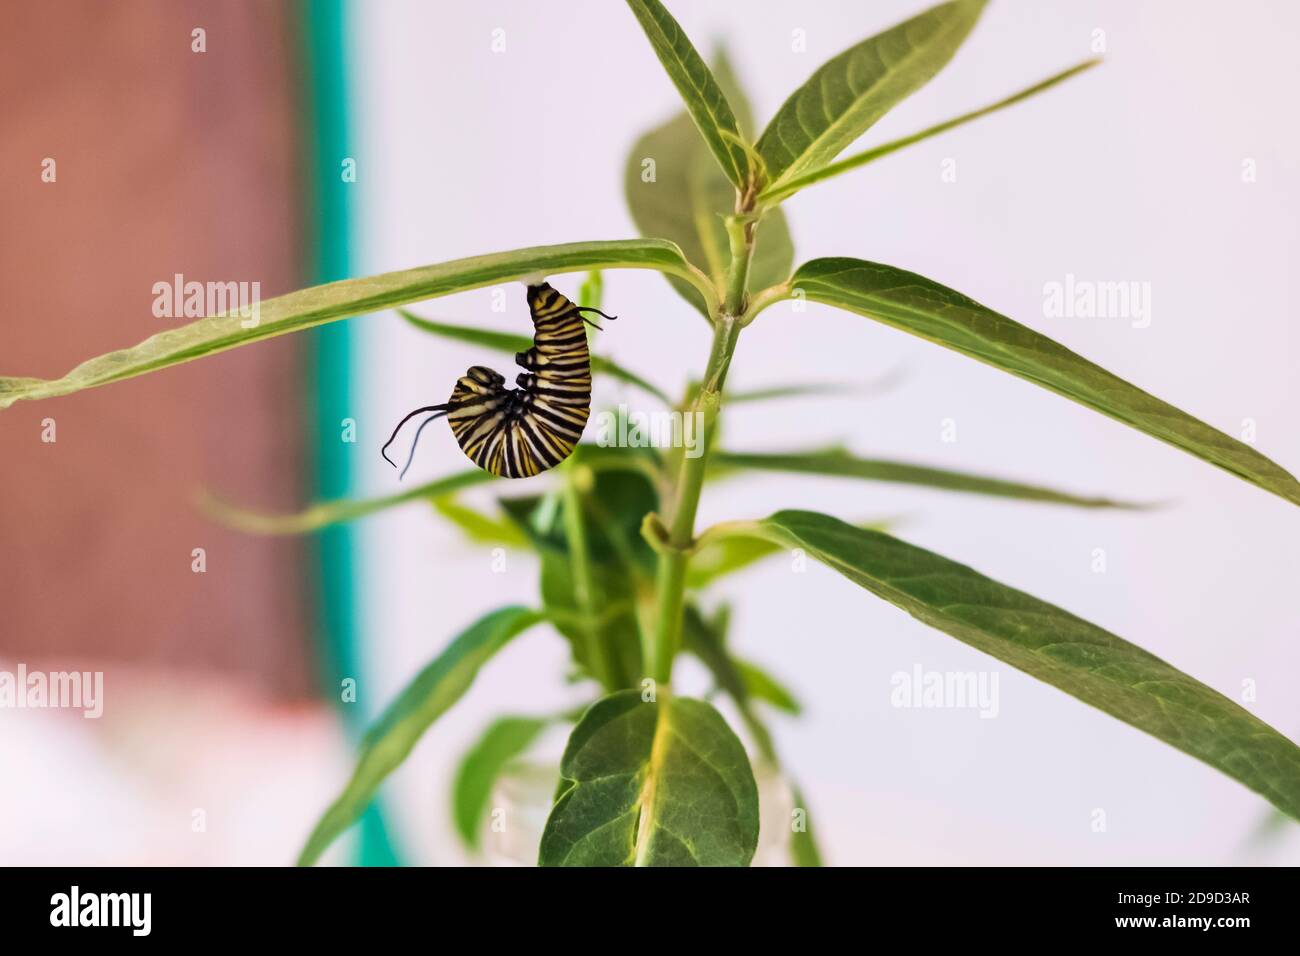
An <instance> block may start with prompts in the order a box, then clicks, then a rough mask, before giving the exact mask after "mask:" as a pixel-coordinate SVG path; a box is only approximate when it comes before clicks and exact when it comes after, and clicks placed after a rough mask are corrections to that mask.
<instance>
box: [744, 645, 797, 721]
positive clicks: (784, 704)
mask: <svg viewBox="0 0 1300 956" xmlns="http://www.w3.org/2000/svg"><path fill="white" fill-rule="evenodd" d="M733 660H734V661H735V664H736V670H737V671H738V672H739V673H740V679H741V680H742V681H743V682H744V684H745V691H746V692H747V693H748V694H749V696H750V697H751V698H753V699H754V700H761V701H764V702H765V703H768V704H771V705H772V706H773V707H775V708H776V709H777V710H783V711H785V712H786V713H787V714H790V715H792V716H795V717H797V716H799V714H801V713H803V705H802V704H800V703H799V701H798V700H797V699H795V696H794V694H792V693H790V690H789V688H787V687H786V686H785V685H784V684H782V683H781V682H780V681H779V680H777V679H776V678H775V677H773V676H772V675H771V674H769V673H768V672H767V671H765V670H763V668H761V667H759V666H758V665H757V664H753V663H751V662H749V661H746V660H742V659H741V658H739V657H737V658H733Z"/></svg>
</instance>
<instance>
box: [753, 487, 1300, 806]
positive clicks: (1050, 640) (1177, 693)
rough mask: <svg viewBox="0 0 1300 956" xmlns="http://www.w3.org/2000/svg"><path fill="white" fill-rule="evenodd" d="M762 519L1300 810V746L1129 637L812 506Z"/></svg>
mask: <svg viewBox="0 0 1300 956" xmlns="http://www.w3.org/2000/svg"><path fill="white" fill-rule="evenodd" d="M757 527H759V528H761V529H762V530H763V531H765V532H766V533H768V534H770V535H771V536H772V537H774V538H775V539H776V540H778V541H781V542H782V543H783V544H785V545H787V546H789V547H799V548H803V549H804V550H805V551H806V552H807V553H808V554H809V555H810V556H812V557H814V558H816V559H817V560H819V561H821V562H823V563H824V564H826V565H827V566H829V567H830V568H832V569H833V570H835V571H838V572H839V573H840V574H842V575H844V577H846V578H848V579H849V580H850V581H852V582H853V583H854V584H857V585H859V586H860V587H862V588H865V589H866V590H868V591H870V592H871V593H872V594H874V595H876V596H877V597H880V598H883V599H884V600H886V601H889V602H890V603H891V604H894V605H896V606H898V607H900V608H902V609H903V610H904V611H906V612H907V613H908V614H911V615H912V616H913V617H915V618H916V619H918V620H920V621H922V622H924V623H926V624H928V625H930V626H931V627H934V628H937V629H938V630H940V631H943V632H944V633H945V634H950V635H951V636H953V637H955V638H957V639H958V640H959V641H962V642H963V643H965V644H969V645H970V646H971V647H974V648H975V649H976V650H979V651H983V652H984V653H986V654H989V655H991V656H993V657H996V658H997V659H998V660H1000V661H1003V662H1005V663H1007V664H1010V665H1011V666H1012V667H1015V668H1017V669H1019V670H1022V671H1024V672H1025V673H1026V674H1029V675H1030V676H1032V677H1036V678H1038V679H1039V680H1041V681H1044V682H1046V683H1048V684H1051V685H1052V686H1053V687H1056V688H1058V689H1060V690H1063V691H1065V692H1066V693H1067V694H1070V695H1072V696H1074V697H1077V698H1078V699H1079V700H1082V701H1083V702H1084V703H1087V704H1091V705H1092V706H1093V707H1096V708H1097V709H1098V710H1102V711H1105V712H1106V713H1108V714H1110V715H1111V716H1112V717H1117V718H1119V719H1120V720H1122V721H1124V722H1125V723H1127V724H1130V725H1132V726H1134V727H1136V728H1138V729H1139V730H1144V731H1146V732H1147V733H1149V734H1151V735H1152V736H1154V737H1156V738H1158V739H1160V740H1163V741H1164V742H1165V743H1167V744H1169V745H1170V746H1173V747H1176V748H1178V749H1179V750H1181V751H1183V752H1184V753H1186V754H1189V755H1191V756H1193V757H1196V758H1197V759H1198V760H1203V761H1204V762H1205V763H1207V764H1209V765H1210V766H1211V767H1215V768H1216V769H1218V770H1221V771H1223V772H1224V773H1226V774H1227V775H1228V776H1230V777H1233V778H1235V779H1236V780H1238V781H1239V782H1241V783H1243V784H1245V785H1246V786H1247V787H1249V788H1250V789H1252V790H1254V791H1256V792H1257V793H1260V794H1262V795H1263V796H1264V797H1266V798H1267V799H1269V800H1270V801H1272V802H1273V804H1274V805H1276V806H1277V807H1278V808H1279V809H1281V810H1283V811H1285V812H1287V813H1289V814H1291V816H1293V817H1297V818H1300V747H1297V746H1296V745H1295V744H1294V743H1292V742H1291V741H1290V740H1288V739H1287V738H1286V737H1284V736H1283V735H1282V734H1280V733H1278V732H1277V731H1276V730H1274V729H1273V728H1272V727H1270V726H1269V725H1268V724H1266V723H1264V722H1263V721H1262V720H1260V719H1259V718H1258V717H1256V716H1255V715H1254V714H1252V713H1250V711H1248V710H1246V709H1245V708H1243V707H1241V706H1240V705H1238V704H1237V703H1235V702H1234V701H1232V700H1230V699H1229V698H1227V697H1225V696H1223V695H1222V694H1220V693H1218V692H1217V691H1215V690H1212V689H1210V688H1209V687H1207V686H1205V685H1204V684H1202V683H1200V682H1199V681H1197V680H1194V679H1193V678H1191V677H1189V676H1188V675H1186V674H1184V673H1182V672H1181V671H1179V670H1177V669H1175V668H1174V667H1171V666H1170V665H1169V664H1167V663H1165V662H1164V661H1163V660H1161V659H1160V658H1158V657H1156V656H1155V655H1153V654H1149V653H1147V652H1146V651H1144V650H1142V649H1141V648H1140V647H1137V646H1135V645H1133V644H1130V643H1129V642H1128V641H1125V640H1123V639H1122V638H1120V637H1117V636H1116V635H1114V634H1111V633H1110V632H1108V631H1105V630H1103V629H1102V628H1100V627H1097V626H1096V625H1095V624H1090V623H1089V622H1087V621H1085V620H1082V619H1081V618H1078V617H1075V616H1074V615H1073V614H1070V613H1069V612H1067V611H1063V610H1061V609H1060V608H1058V607H1054V606H1053V605H1051V604H1048V603H1047V602H1045V601H1040V600H1038V599H1037V598H1034V597H1031V596H1030V595H1028V594H1025V593H1024V592H1022V591H1017V590H1015V589H1014V588H1009V587H1007V586H1006V585H1004V584H999V583H998V582H997V581H994V580H992V579H990V578H986V577H985V576H984V575H982V574H980V573H979V572H978V571H975V570H973V569H971V568H968V567H966V566H965V565H962V564H958V563H957V562H955V561H950V560H948V559H947V558H943V557H940V556H939V555H937V554H933V553H931V552H929V551H926V550H924V549H922V548H918V547H915V546H913V545H910V544H906V543H904V542H902V541H899V540H898V539H897V538H892V537H890V536H889V535H886V534H881V533H880V532H877V531H865V530H863V529H861V528H855V527H853V526H852V525H849V524H845V523H844V522H842V521H839V520H837V519H835V518H831V517H828V516H826V515H822V514H816V513H813V512H809V511H781V512H778V513H777V514H774V515H772V516H771V517H770V518H767V519H766V520H764V521H760V522H758V523H757Z"/></svg>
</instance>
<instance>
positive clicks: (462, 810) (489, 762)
mask: <svg viewBox="0 0 1300 956" xmlns="http://www.w3.org/2000/svg"><path fill="white" fill-rule="evenodd" d="M550 723H551V721H550V720H549V719H547V718H545V717H498V718H497V719H496V720H495V721H493V722H492V723H491V724H490V725H489V726H488V728H487V730H485V731H484V732H483V736H481V737H480V738H479V739H478V742H477V743H475V744H474V746H473V747H471V748H470V749H469V751H467V752H466V754H465V756H464V757H463V758H462V759H461V762H460V767H459V768H458V769H457V771H456V778H455V780H454V782H453V783H452V787H451V805H452V815H453V818H454V819H455V822H456V832H457V833H459V834H460V838H461V840H462V841H463V842H464V844H465V846H466V847H468V848H469V849H471V850H477V849H479V847H480V845H481V843H482V830H483V821H484V819H485V818H486V817H487V811H488V802H489V801H490V800H491V798H492V787H493V785H494V784H495V783H496V781H497V777H499V776H500V775H501V771H502V770H504V769H505V768H506V767H507V766H508V765H509V763H510V761H512V760H514V759H515V758H516V757H518V756H519V755H520V754H522V753H523V752H524V751H526V750H527V749H528V748H529V747H531V746H532V744H533V741H534V740H536V739H537V737H538V735H539V734H541V732H542V731H543V730H545V729H546V728H547V726H549V725H550Z"/></svg>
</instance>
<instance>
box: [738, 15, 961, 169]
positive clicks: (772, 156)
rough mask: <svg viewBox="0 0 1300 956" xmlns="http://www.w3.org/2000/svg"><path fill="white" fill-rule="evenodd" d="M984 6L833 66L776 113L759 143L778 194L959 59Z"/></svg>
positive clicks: (911, 30)
mask: <svg viewBox="0 0 1300 956" xmlns="http://www.w3.org/2000/svg"><path fill="white" fill-rule="evenodd" d="M984 3H985V0H955V2H952V3H944V4H940V5H939V6H937V7H931V8H930V9H929V10H926V11H925V12H924V13H922V14H920V15H918V16H915V17H913V18H912V19H911V20H907V21H906V22H904V23H900V24H898V25H897V26H895V27H893V28H891V29H889V30H886V31H885V32H884V33H881V34H878V35H876V36H873V37H871V38H870V39H867V40H863V41H862V42H861V43H859V44H857V45H856V46H852V47H850V48H849V49H847V50H845V51H844V52H843V53H841V54H839V55H838V56H836V57H833V58H832V59H830V60H828V61H827V62H826V63H825V64H824V65H822V66H821V67H820V68H819V69H818V70H817V71H816V72H815V73H813V75H812V76H811V77H810V78H809V79H808V82H807V83H805V84H804V85H803V86H801V87H799V89H797V90H795V91H794V93H793V94H791V96H790V98H789V99H788V100H786V101H785V103H784V105H782V107H781V108H780V109H779V110H777V112H776V116H774V117H773V118H772V122H770V123H769V124H768V125H767V129H766V130H765V131H764V132H763V135H762V136H761V137H760V138H759V140H758V152H759V155H760V156H762V157H763V161H764V163H766V165H767V174H768V177H769V180H770V182H769V184H768V186H767V189H768V190H769V191H771V192H777V191H779V190H780V189H781V188H782V187H783V186H784V185H785V184H786V183H788V182H790V181H791V180H793V179H795V178H796V177H800V176H803V175H805V174H807V173H808V172H810V171H812V170H814V169H818V168H820V167H822V166H825V165H826V164H827V163H829V162H830V161H831V160H832V159H834V158H835V157H836V156H837V155H838V154H839V153H840V151H841V150H843V149H844V148H845V147H846V146H848V145H849V144H850V143H852V142H853V141H854V140H855V139H857V138H858V137H859V136H861V135H862V134H863V133H865V132H866V131H867V129H868V128H869V127H870V126H871V125H872V124H874V123H875V122H876V120H878V119H880V117H882V116H884V115H885V113H887V112H888V111H889V110H890V109H892V108H893V107H894V106H895V105H896V104H897V103H898V102H899V101H900V100H902V99H903V98H904V97H906V96H908V95H909V94H911V93H914V92H915V91H916V90H918V89H920V88H921V87H922V86H924V85H925V84H926V83H927V82H929V80H930V78H931V77H933V76H934V75H935V74H936V73H938V72H939V70H941V69H942V68H943V66H944V65H945V64H946V63H947V62H948V61H949V60H950V59H952V56H953V54H954V53H956V52H957V48H958V47H959V46H961V44H962V41H964V40H965V39H966V36H967V35H968V34H969V33H970V31H971V28H972V27H974V26H975V21H976V20H978V19H979V15H980V12H981V11H982V10H983V9H984Z"/></svg>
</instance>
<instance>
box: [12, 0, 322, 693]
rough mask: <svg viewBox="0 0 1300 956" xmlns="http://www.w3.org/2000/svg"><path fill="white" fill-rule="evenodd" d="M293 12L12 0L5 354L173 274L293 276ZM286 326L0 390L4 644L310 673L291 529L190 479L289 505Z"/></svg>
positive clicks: (277, 677)
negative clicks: (245, 521)
mask: <svg viewBox="0 0 1300 956" xmlns="http://www.w3.org/2000/svg"><path fill="white" fill-rule="evenodd" d="M294 12H295V7H294V6H293V5H292V4H289V3H280V2H270V0H266V2H259V0H224V2H219V3H218V2H204V3H185V2H168V0H152V2H146V0H132V2H121V3H106V2H100V0H44V2H23V3H6V4H5V17H4V19H5V21H6V23H5V27H4V30H3V33H2V34H0V46H2V47H3V50H4V56H0V117H3V120H2V121H0V169H3V170H4V177H3V181H2V182H0V290H3V309H2V311H0V375H33V376H39V377H55V376H58V375H61V374H63V373H64V372H66V371H67V370H68V369H69V368H71V367H72V366H73V365H74V364H76V363H77V362H79V361H81V360H82V359H85V358H89V357H91V356H93V355H97V354H100V353H102V352H106V351H109V350H112V349H115V348H121V347H123V346H126V345H131V344H134V343H135V342H137V341H139V340H140V339H143V338H145V337H146V336H148V335H151V334H153V333H155V332H158V331H161V330H163V329H165V328H170V327H172V326H173V325H175V324H177V323H178V322H181V321H184V320H182V319H166V318H164V319H159V318H155V317H154V315H153V311H152V306H153V300H154V293H153V285H154V283H155V282H159V281H170V280H171V277H172V276H173V275H174V274H175V273H182V274H183V275H184V276H185V277H186V278H187V279H193V280H198V281H201V282H206V281H209V280H213V281H247V282H252V281H260V282H261V293H262V296H263V298H269V297H270V296H273V295H276V294H279V293H281V292H285V291H288V290H290V289H292V288H294V287H296V286H297V285H299V284H300V277H301V255H300V222H299V220H300V215H299V212H300V211H299V209H298V200H299V197H300V194H301V193H302V192H303V188H302V181H301V179H302V163H301V161H300V151H299V146H298V142H297V128H296V127H297V124H298V122H299V120H298V115H299V113H298V106H297V102H296V100H297V96H298V90H297V88H296V83H297V75H298V74H297V59H298V57H297V51H296V35H295V29H296V25H295V23H294V20H293V15H294ZM196 27H201V28H203V29H204V30H205V31H206V47H207V49H206V52H204V53H195V52H192V50H191V43H192V38H191V31H192V30H194V29H195V28H196ZM46 157H51V158H53V159H54V160H55V161H56V163H57V167H56V169H57V181H56V182H54V183H45V182H42V180H41V172H42V161H43V160H44V159H45V158H46ZM302 347H303V343H302V342H301V341H299V340H298V337H290V338H286V339H276V340H273V341H270V342H265V343H262V344H260V345H257V346H254V347H250V348H245V349H238V350H235V351H233V352H229V353H226V354H224V355H221V356H216V357H213V358H208V359H204V360H202V361H199V362H194V363H190V364H188V365H184V366H181V367H179V368H176V369H171V370H168V371H164V372H160V373H155V374H151V375H147V376H144V377H142V378H139V379H134V380H130V381H127V382H122V383H117V384H114V385H109V386H106V387H103V388H99V389H94V390H92V391H89V392H84V393H81V394H78V395H73V396H68V397H64V398H57V399H52V400H48V401H41V402H34V403H29V402H20V403H18V404H15V405H14V406H13V407H11V408H10V409H8V410H6V411H2V412H0V659H3V658H8V659H9V660H10V661H19V660H23V661H28V662H34V661H36V660H39V659H42V658H46V657H62V658H73V659H86V660H90V659H92V658H93V659H96V660H103V659H114V660H132V661H148V662H152V663H162V664H167V665H178V666H185V667H189V668H196V669H202V670H204V671H206V672H224V673H229V674H235V675H239V676H241V677H246V678H251V679H253V680H255V681H257V682H258V683H260V684H262V685H263V686H264V687H266V688H267V689H269V690H271V691H273V692H274V693H276V694H278V695H282V696H289V697H296V696H301V695H303V694H306V693H308V692H309V691H310V688H311V683H312V676H311V675H312V673H313V667H312V665H311V663H310V657H309V652H308V642H307V631H308V625H309V620H308V618H309V616H310V610H309V608H310V605H309V603H308V587H307V582H306V581H305V580H304V570H303V562H302V558H303V554H304V546H303V543H302V542H299V541H295V540H292V539H266V538H252V537H247V536H244V535H240V534H236V533H233V532H230V531H226V530H224V529H222V528H220V527H217V526H216V525H215V524H213V523H212V522H211V521H210V520H208V519H206V518H205V517H203V516H201V515H200V514H199V513H198V512H197V511H196V510H195V508H194V506H193V504H192V502H191V496H192V495H193V493H194V491H195V489H196V488H198V487H199V486H200V485H204V486H208V487H210V488H213V489H215V490H217V491H219V492H221V493H222V494H223V495H224V496H227V497H229V498H231V499H233V500H235V501H237V502H242V503H254V504H257V505H259V506H263V507H267V508H290V507H294V506H298V505H300V504H301V488H302V487H303V486H304V485H305V481H304V477H303V476H304V470H303V469H304V452H303V444H304V442H303V437H302V436H303V434H304V421H305V418H304V410H303V408H302V403H303V401H304V386H303V385H302V366H303V360H302V358H301V356H300V352H301V350H302ZM47 417H48V418H53V419H54V420H55V422H56V426H55V427H56V429H57V431H56V434H57V441H56V442H55V443H53V444H46V443H43V442H42V440H41V435H42V420H43V419H45V418H47ZM195 548H204V549H205V551H206V562H207V570H206V572H205V573H202V574H197V573H194V572H193V571H192V570H191V562H192V557H191V553H192V551H193V550H194V549H195Z"/></svg>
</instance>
